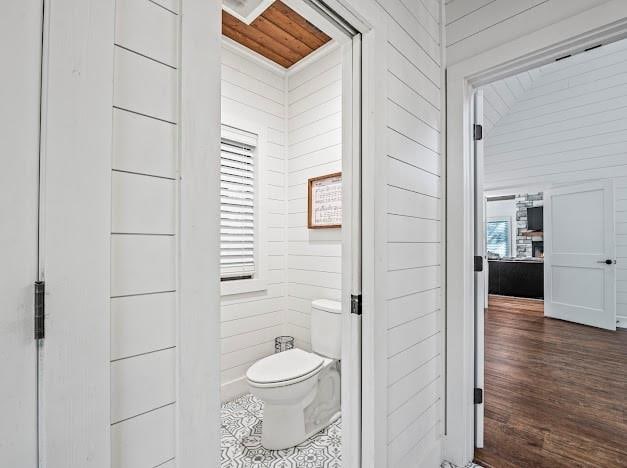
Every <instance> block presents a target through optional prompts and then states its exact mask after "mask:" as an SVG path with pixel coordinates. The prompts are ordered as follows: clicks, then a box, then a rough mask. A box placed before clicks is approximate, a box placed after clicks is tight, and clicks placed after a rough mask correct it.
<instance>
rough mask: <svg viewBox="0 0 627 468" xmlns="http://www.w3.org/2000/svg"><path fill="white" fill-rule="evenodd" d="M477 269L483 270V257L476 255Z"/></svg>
mask: <svg viewBox="0 0 627 468" xmlns="http://www.w3.org/2000/svg"><path fill="white" fill-rule="evenodd" d="M475 271H483V257H482V256H481V255H475Z"/></svg>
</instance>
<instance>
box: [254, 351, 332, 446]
mask: <svg viewBox="0 0 627 468" xmlns="http://www.w3.org/2000/svg"><path fill="white" fill-rule="evenodd" d="M313 378H314V379H316V381H315V382H312V384H313V385H312V386H311V390H310V391H308V392H306V394H305V395H303V396H301V397H300V398H298V400H297V401H295V400H289V401H285V400H282V399H274V398H272V396H273V395H272V394H271V393H269V392H268V389H266V390H265V391H263V392H259V391H258V390H259V389H255V388H251V392H252V393H253V395H255V396H257V397H258V398H260V399H261V400H262V401H263V402H264V409H263V426H262V431H261V445H263V447H264V448H266V449H268V450H282V449H287V448H290V447H294V446H296V445H298V444H300V443H302V442H304V441H306V440H307V439H308V438H310V437H311V436H313V435H314V434H316V433H318V432H319V431H321V430H322V429H324V428H325V427H327V426H328V425H329V424H331V423H333V422H335V421H336V420H337V419H338V418H339V417H340V414H341V408H340V394H341V392H340V390H341V389H340V363H339V361H331V360H329V361H328V362H327V363H325V365H324V367H323V369H322V370H321V371H320V372H319V374H318V375H317V376H315V377H313ZM300 383H301V384H304V383H305V382H300ZM297 385H298V384H297ZM287 388H289V387H283V390H285V389H287ZM256 390H257V391H256ZM294 390H296V388H294Z"/></svg>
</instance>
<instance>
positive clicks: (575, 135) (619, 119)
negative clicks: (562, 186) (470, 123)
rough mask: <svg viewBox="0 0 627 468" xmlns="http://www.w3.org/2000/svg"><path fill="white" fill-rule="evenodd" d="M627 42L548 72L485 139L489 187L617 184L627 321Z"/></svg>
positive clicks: (620, 280) (620, 287)
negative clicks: (593, 181)
mask: <svg viewBox="0 0 627 468" xmlns="http://www.w3.org/2000/svg"><path fill="white" fill-rule="evenodd" d="M626 121H627V41H620V42H617V43H613V44H608V45H606V46H603V47H601V48H598V49H594V50H591V51H589V52H586V53H583V54H579V55H576V56H574V57H571V58H569V59H566V60H563V61H560V62H557V63H553V64H550V65H547V66H545V67H542V68H541V71H540V73H539V74H538V77H537V78H536V79H535V81H534V84H533V86H532V88H531V89H529V90H528V91H527V92H526V93H525V94H523V95H522V96H521V97H520V98H519V99H518V100H517V101H516V103H515V104H514V105H513V106H512V108H511V109H510V110H509V112H508V113H507V114H505V115H504V116H503V117H502V118H501V119H500V120H499V121H498V122H497V124H496V125H495V126H494V127H493V129H492V130H491V131H490V133H489V134H488V135H487V137H486V142H485V158H486V159H485V161H486V162H485V171H486V176H485V177H486V178H485V183H486V189H488V190H489V189H496V188H500V187H507V186H511V185H530V186H536V187H537V186H542V185H549V184H554V183H576V182H578V181H582V180H591V179H599V178H610V179H614V182H615V187H616V201H615V205H616V234H617V239H616V240H617V259H618V262H619V263H618V266H617V269H618V275H617V315H619V316H621V317H622V318H623V320H627V268H625V264H627V205H626V202H625V199H626V198H627V153H626V150H625V141H627V125H626V124H625V122H626Z"/></svg>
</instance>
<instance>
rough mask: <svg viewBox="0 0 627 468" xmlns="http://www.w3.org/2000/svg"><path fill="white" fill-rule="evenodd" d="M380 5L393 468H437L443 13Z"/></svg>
mask: <svg viewBox="0 0 627 468" xmlns="http://www.w3.org/2000/svg"><path fill="white" fill-rule="evenodd" d="M378 3H379V4H380V6H381V7H382V8H383V9H384V10H385V12H386V14H385V22H386V24H387V41H388V42H387V44H386V46H385V49H384V50H385V56H386V63H387V72H386V77H385V84H386V89H387V91H386V102H385V108H386V109H385V112H386V117H385V124H386V130H385V135H384V137H385V149H386V154H385V157H386V176H385V179H384V180H386V181H387V215H386V219H385V221H384V223H385V225H386V231H387V236H386V248H387V273H386V280H385V289H384V290H385V303H386V311H385V313H386V315H387V391H386V393H387V403H386V404H387V434H386V438H387V465H388V466H390V467H435V466H439V463H440V461H441V437H442V431H443V424H442V421H443V393H442V390H443V385H442V378H443V375H442V346H443V338H442V322H443V320H442V311H441V310H440V304H441V296H442V290H441V271H440V265H441V245H440V244H441V222H440V219H441V209H442V202H441V196H442V186H441V180H440V174H441V121H442V114H441V109H442V97H443V96H442V93H443V82H442V77H443V74H442V66H443V64H442V50H441V49H442V47H441V44H440V41H441V34H440V10H439V2H438V1H435V0H433V1H427V0H423V1H413V2H412V1H401V0H379V1H378ZM382 222H383V221H382Z"/></svg>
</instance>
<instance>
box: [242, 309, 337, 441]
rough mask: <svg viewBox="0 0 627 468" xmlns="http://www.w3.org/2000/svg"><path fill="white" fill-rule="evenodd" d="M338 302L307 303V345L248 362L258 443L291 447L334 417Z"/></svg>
mask: <svg viewBox="0 0 627 468" xmlns="http://www.w3.org/2000/svg"><path fill="white" fill-rule="evenodd" d="M341 312H342V310H341V304H340V303H339V302H337V301H330V300H327V299H318V300H315V301H313V302H312V303H311V348H312V351H313V352H307V351H304V350H302V349H298V348H294V349H290V350H288V351H283V352H281V353H277V354H273V355H272V356H268V357H265V358H263V359H260V360H259V361H257V362H256V363H254V364H253V365H252V366H250V368H249V369H248V371H247V372H246V380H247V381H248V386H249V388H250V392H251V393H252V394H253V395H254V396H255V397H257V398H259V399H260V400H262V401H263V403H264V408H263V426H262V430H261V444H262V445H263V446H264V447H265V448H266V449H268V450H280V449H286V448H289V447H294V446H295V445H298V444H300V443H301V442H303V441H305V440H307V439H308V438H309V437H311V436H312V435H314V434H315V433H317V432H318V431H320V430H321V429H323V428H325V427H326V426H328V425H329V424H331V423H332V422H333V421H335V420H336V419H337V418H338V417H339V416H340V357H341V350H342V333H341V323H342V315H341Z"/></svg>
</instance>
